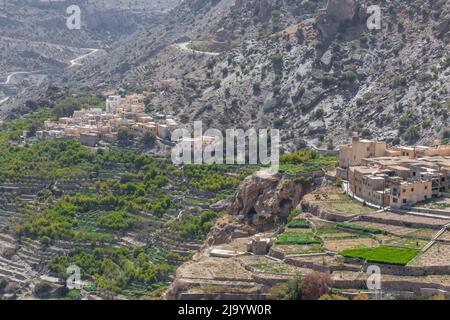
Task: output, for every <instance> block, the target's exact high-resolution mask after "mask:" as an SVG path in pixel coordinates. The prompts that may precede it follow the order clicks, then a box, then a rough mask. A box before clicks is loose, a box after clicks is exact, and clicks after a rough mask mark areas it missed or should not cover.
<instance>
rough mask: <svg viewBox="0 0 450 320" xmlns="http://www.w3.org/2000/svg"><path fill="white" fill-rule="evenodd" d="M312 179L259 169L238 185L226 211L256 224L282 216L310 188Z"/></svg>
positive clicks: (285, 214)
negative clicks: (286, 175)
mask: <svg viewBox="0 0 450 320" xmlns="http://www.w3.org/2000/svg"><path fill="white" fill-rule="evenodd" d="M311 187H312V179H310V178H307V177H299V178H285V177H282V176H281V175H277V174H271V173H269V172H267V171H260V172H258V173H256V174H254V175H252V176H250V177H247V178H246V179H245V180H244V181H243V182H242V184H241V185H240V187H239V189H238V192H237V193H236V195H235V197H234V199H233V201H232V203H231V205H230V207H229V213H230V214H232V215H236V216H239V217H240V218H242V219H243V220H245V221H246V222H248V223H250V224H252V225H255V226H257V227H259V226H263V225H264V224H266V223H269V224H270V223H272V222H274V221H275V219H276V218H278V219H284V218H286V217H287V216H288V215H289V213H290V212H291V211H292V210H293V209H294V208H295V207H297V205H298V204H299V203H300V201H301V199H302V197H303V196H304V195H305V194H306V193H308V192H309V191H310V190H311Z"/></svg>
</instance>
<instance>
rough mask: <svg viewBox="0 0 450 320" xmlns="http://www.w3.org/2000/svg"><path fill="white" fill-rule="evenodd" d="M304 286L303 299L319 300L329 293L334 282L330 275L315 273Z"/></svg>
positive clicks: (305, 279) (303, 282)
mask: <svg viewBox="0 0 450 320" xmlns="http://www.w3.org/2000/svg"><path fill="white" fill-rule="evenodd" d="M302 284H303V286H302V293H303V299H304V300H317V299H319V298H320V297H321V296H323V295H325V294H327V293H328V292H329V290H330V287H331V285H332V284H333V280H332V279H331V277H330V275H329V274H327V273H322V272H317V271H315V272H312V273H310V274H308V275H307V276H306V277H305V278H304V279H303V281H302Z"/></svg>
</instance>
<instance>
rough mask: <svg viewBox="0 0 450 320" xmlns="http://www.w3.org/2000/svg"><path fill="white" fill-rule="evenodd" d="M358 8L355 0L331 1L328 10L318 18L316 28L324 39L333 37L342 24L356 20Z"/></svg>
mask: <svg viewBox="0 0 450 320" xmlns="http://www.w3.org/2000/svg"><path fill="white" fill-rule="evenodd" d="M358 8H359V5H358V3H357V2H356V1H355V0H329V1H328V5H327V8H326V10H325V11H323V12H322V13H321V14H319V15H318V16H317V18H316V27H317V28H318V29H319V31H320V33H321V34H322V36H323V37H324V38H330V37H333V36H335V35H336V33H337V32H338V30H339V26H340V24H341V23H342V22H344V21H347V20H353V19H354V18H355V16H356V15H357V13H358V11H359V10H358Z"/></svg>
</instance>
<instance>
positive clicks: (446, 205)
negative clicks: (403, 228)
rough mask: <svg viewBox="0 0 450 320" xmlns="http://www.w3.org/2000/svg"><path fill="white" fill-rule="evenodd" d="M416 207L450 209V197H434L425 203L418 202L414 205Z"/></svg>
mask: <svg viewBox="0 0 450 320" xmlns="http://www.w3.org/2000/svg"><path fill="white" fill-rule="evenodd" d="M413 207H414V208H425V209H435V210H450V199H448V198H441V199H432V200H430V201H427V202H425V203H418V204H416V205H414V206H413Z"/></svg>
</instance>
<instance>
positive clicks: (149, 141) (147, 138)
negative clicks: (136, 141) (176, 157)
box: [141, 131, 156, 148]
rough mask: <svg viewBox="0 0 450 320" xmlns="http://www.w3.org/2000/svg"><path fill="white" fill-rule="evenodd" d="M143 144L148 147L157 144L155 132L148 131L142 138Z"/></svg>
mask: <svg viewBox="0 0 450 320" xmlns="http://www.w3.org/2000/svg"><path fill="white" fill-rule="evenodd" d="M141 142H142V144H143V145H144V146H145V147H147V148H153V147H154V146H155V142H156V137H155V135H154V134H153V133H151V132H149V131H146V132H145V133H144V135H143V136H142V139H141Z"/></svg>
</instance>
